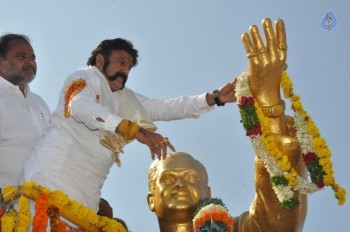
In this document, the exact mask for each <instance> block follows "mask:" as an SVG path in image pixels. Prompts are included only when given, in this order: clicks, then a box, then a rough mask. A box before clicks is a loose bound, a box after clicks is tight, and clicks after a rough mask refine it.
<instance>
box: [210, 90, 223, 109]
mask: <svg viewBox="0 0 350 232" xmlns="http://www.w3.org/2000/svg"><path fill="white" fill-rule="evenodd" d="M213 96H214V101H215V104H216V105H217V106H224V105H225V103H223V102H222V101H221V100H220V96H219V90H217V89H216V90H214V91H213Z"/></svg>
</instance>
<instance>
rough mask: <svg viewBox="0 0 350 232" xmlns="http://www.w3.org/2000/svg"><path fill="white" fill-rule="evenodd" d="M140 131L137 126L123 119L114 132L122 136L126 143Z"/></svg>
mask: <svg viewBox="0 0 350 232" xmlns="http://www.w3.org/2000/svg"><path fill="white" fill-rule="evenodd" d="M139 130H140V127H139V125H137V124H136V123H134V122H131V121H129V120H126V119H123V120H122V121H121V122H120V123H119V125H118V126H117V128H116V130H115V132H116V133H118V134H119V135H120V136H122V137H123V138H124V139H126V140H127V141H129V140H131V139H133V138H134V137H135V135H136V134H137V132H138V131H139Z"/></svg>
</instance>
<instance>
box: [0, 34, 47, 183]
mask: <svg viewBox="0 0 350 232" xmlns="http://www.w3.org/2000/svg"><path fill="white" fill-rule="evenodd" d="M36 68H37V66H36V61H35V54H34V51H33V48H32V47H31V45H30V41H29V39H28V38H27V37H26V36H24V35H18V34H5V35H3V36H1V37H0V188H1V187H3V186H4V185H18V180H19V176H20V173H21V171H22V168H23V165H24V163H25V160H26V159H27V157H28V155H29V154H30V153H31V151H32V150H33V148H34V145H35V142H36V140H37V138H38V137H40V136H41V135H42V131H43V129H44V127H45V126H46V123H47V120H48V117H49V114H50V112H49V108H48V106H47V105H46V103H45V102H44V101H43V99H42V98H41V97H40V96H38V95H37V94H35V93H33V92H31V91H30V89H29V83H30V82H31V81H33V80H34V78H35V75H36Z"/></svg>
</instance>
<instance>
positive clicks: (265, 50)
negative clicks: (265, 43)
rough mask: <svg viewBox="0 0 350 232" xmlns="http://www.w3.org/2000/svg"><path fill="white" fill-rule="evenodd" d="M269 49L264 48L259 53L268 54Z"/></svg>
mask: <svg viewBox="0 0 350 232" xmlns="http://www.w3.org/2000/svg"><path fill="white" fill-rule="evenodd" d="M268 52H269V49H268V48H267V47H262V48H261V49H260V51H259V53H268Z"/></svg>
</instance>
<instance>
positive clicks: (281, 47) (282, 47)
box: [279, 44, 288, 51]
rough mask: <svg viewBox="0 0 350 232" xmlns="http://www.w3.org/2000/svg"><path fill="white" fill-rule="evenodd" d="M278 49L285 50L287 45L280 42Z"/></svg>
mask: <svg viewBox="0 0 350 232" xmlns="http://www.w3.org/2000/svg"><path fill="white" fill-rule="evenodd" d="M279 49H280V50H282V51H287V49H288V46H287V45H286V44H282V45H281V46H279Z"/></svg>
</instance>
